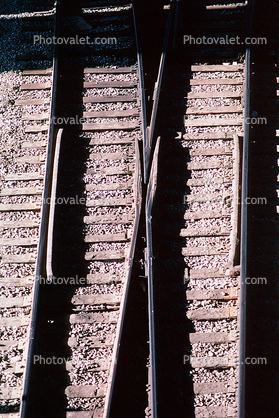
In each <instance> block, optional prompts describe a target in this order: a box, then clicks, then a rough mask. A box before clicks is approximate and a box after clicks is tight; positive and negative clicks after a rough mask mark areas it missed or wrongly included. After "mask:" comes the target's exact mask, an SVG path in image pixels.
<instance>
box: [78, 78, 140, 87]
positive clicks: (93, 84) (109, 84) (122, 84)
mask: <svg viewBox="0 0 279 418" xmlns="http://www.w3.org/2000/svg"><path fill="white" fill-rule="evenodd" d="M137 84H138V82H137V81H135V80H132V81H100V82H98V83H96V82H94V81H85V82H84V83H83V87H84V88H95V89H96V88H97V89H103V88H110V87H112V88H129V87H135V86H137Z"/></svg>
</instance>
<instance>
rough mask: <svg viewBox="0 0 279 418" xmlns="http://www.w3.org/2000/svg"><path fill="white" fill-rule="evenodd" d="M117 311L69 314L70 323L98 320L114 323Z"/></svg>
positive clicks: (116, 319) (85, 322) (87, 322)
mask: <svg viewBox="0 0 279 418" xmlns="http://www.w3.org/2000/svg"><path fill="white" fill-rule="evenodd" d="M118 317H119V313H118V311H112V312H102V313H100V312H81V313H79V314H73V315H70V323H71V324H94V323H99V322H109V323H111V324H116V323H117V321H118Z"/></svg>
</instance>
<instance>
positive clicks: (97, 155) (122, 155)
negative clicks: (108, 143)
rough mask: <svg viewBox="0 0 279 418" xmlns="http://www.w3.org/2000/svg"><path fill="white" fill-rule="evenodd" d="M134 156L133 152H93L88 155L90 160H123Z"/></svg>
mask: <svg viewBox="0 0 279 418" xmlns="http://www.w3.org/2000/svg"><path fill="white" fill-rule="evenodd" d="M133 154H134V150H131V152H129V151H128V152H127V153H126V152H104V153H101V152H94V153H92V154H89V159H90V160H123V159H127V158H132V157H133Z"/></svg>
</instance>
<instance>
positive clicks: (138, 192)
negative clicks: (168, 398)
mask: <svg viewBox="0 0 279 418" xmlns="http://www.w3.org/2000/svg"><path fill="white" fill-rule="evenodd" d="M132 11H133V20H134V31H135V39H136V48H137V63H138V74H139V99H140V102H141V112H140V113H141V114H140V116H141V123H142V135H143V143H145V142H146V126H147V122H146V102H145V88H144V72H143V62H142V52H141V48H140V45H139V39H138V36H137V33H138V31H137V23H136V16H135V9H134V3H133V2H132ZM135 151H136V166H135V174H134V176H135V177H134V178H135V181H134V191H135V219H134V225H133V234H132V238H131V245H130V250H129V255H128V257H127V259H126V260H127V273H126V279H125V283H124V288H123V296H122V300H121V304H120V314H119V320H118V323H117V329H116V340H115V343H114V347H113V355H112V364H111V368H110V374H109V378H108V393H107V395H106V400H105V405H104V418H108V417H109V416H110V413H111V407H112V402H113V394H114V385H115V380H116V376H117V365H118V359H119V354H120V346H121V337H122V334H123V328H124V322H125V313H126V308H127V303H128V294H129V288H130V284H131V277H132V270H133V265H134V257H135V251H136V242H137V237H138V231H139V225H140V217H141V210H142V158H141V151H140V146H139V141H138V140H137V139H135Z"/></svg>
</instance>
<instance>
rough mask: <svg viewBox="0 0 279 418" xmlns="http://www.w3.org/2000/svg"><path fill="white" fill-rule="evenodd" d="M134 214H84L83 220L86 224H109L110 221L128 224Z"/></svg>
mask: <svg viewBox="0 0 279 418" xmlns="http://www.w3.org/2000/svg"><path fill="white" fill-rule="evenodd" d="M133 219H134V216H133V215H132V214H131V215H125V216H123V215H122V216H121V215H119V216H117V215H115V216H113V215H112V216H98V215H95V216H84V218H83V222H84V223H85V224H87V225H90V224H111V223H117V224H129V223H131V222H133Z"/></svg>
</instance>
